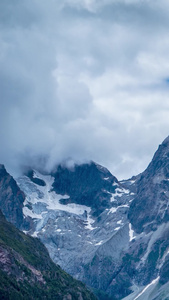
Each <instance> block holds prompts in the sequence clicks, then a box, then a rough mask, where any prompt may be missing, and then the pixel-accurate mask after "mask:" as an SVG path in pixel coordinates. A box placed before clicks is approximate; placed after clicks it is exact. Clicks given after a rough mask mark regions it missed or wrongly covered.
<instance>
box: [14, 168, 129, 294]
mask: <svg viewBox="0 0 169 300" xmlns="http://www.w3.org/2000/svg"><path fill="white" fill-rule="evenodd" d="M30 174H31V175H30ZM27 175H28V176H23V177H21V178H18V180H17V182H18V184H19V186H20V189H21V190H23V191H24V193H25V195H26V199H25V201H24V208H23V213H24V217H25V220H26V222H27V223H28V222H29V220H31V223H30V224H31V225H30V227H29V228H27V233H29V234H31V235H33V236H38V237H39V238H40V239H41V241H42V242H43V243H44V244H45V245H46V247H47V248H48V250H49V253H50V256H51V257H52V259H53V260H54V262H56V263H58V264H59V265H61V266H62V268H63V269H64V270H66V271H67V272H68V273H70V274H71V275H73V276H74V277H75V278H77V279H80V280H83V281H84V282H86V283H87V284H88V285H89V286H91V287H93V288H95V289H98V290H101V291H104V292H106V290H107V289H108V288H109V285H110V281H111V278H112V276H113V274H114V272H117V270H118V267H119V265H120V264H121V263H122V257H123V255H122V253H123V252H124V251H126V249H127V248H128V245H129V243H130V240H132V230H131V225H130V224H129V222H128V220H127V212H128V209H129V203H130V201H131V199H132V198H133V195H134V194H133V192H131V193H130V192H129V190H128V189H125V188H124V187H123V186H122V185H121V183H120V182H118V180H117V179H116V178H115V177H114V176H113V175H111V173H110V172H109V171H108V170H107V169H106V168H103V167H101V166H100V165H97V164H95V163H91V164H85V165H81V166H74V168H73V169H69V170H68V169H67V168H65V167H61V166H59V167H58V169H57V170H56V171H55V172H53V173H52V174H50V175H49V174H48V175H42V174H40V173H39V172H37V171H33V172H32V171H30V172H29V173H28V174H27ZM38 180H39V183H40V184H39V183H38ZM35 182H36V183H35ZM42 182H43V184H42ZM37 183H38V184H37ZM110 289H111V288H110ZM112 293H113V291H112Z"/></svg>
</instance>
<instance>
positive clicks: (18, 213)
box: [0, 165, 25, 228]
mask: <svg viewBox="0 0 169 300" xmlns="http://www.w3.org/2000/svg"><path fill="white" fill-rule="evenodd" d="M24 200H25V195H24V193H23V192H22V191H21V190H20V189H19V187H18V185H17V184H16V181H15V180H14V179H13V177H12V176H11V175H9V174H8V173H7V171H6V169H5V167H4V166H3V165H0V209H1V211H2V212H3V214H4V215H5V217H6V219H7V220H8V221H10V222H11V223H13V224H14V225H15V226H17V227H18V228H19V227H22V225H23V212H22V208H23V202H24Z"/></svg>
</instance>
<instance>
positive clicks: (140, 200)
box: [129, 137, 169, 233]
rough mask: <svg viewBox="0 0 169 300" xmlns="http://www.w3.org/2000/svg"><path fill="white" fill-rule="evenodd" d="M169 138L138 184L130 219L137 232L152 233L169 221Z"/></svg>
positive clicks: (159, 149)
mask: <svg viewBox="0 0 169 300" xmlns="http://www.w3.org/2000/svg"><path fill="white" fill-rule="evenodd" d="M168 198H169V137H168V138H166V139H165V140H164V142H163V143H162V144H161V145H160V146H159V148H158V150H157V152H156V153H155V155H154V157H153V159H152V162H151V163H150V164H149V166H148V168H147V169H146V170H145V171H144V172H143V173H142V175H141V177H140V179H139V180H138V182H137V196H136V198H135V199H134V201H133V202H132V204H131V207H130V212H129V219H130V221H131V223H132V225H133V227H134V229H135V231H136V232H138V233H140V232H142V231H145V232H150V231H151V230H156V229H157V227H158V225H160V224H161V223H163V222H167V221H169V202H168Z"/></svg>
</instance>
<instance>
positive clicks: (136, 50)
mask: <svg viewBox="0 0 169 300" xmlns="http://www.w3.org/2000/svg"><path fill="white" fill-rule="evenodd" d="M168 135H169V1H167V0H62V1H61V0H48V1H47V0H29V1H28V0H5V1H0V141H1V147H0V162H1V163H4V164H5V166H6V168H7V170H8V171H10V172H12V173H13V174H14V173H15V172H16V170H18V167H19V166H21V165H27V164H29V165H37V164H40V165H41V166H42V165H43V164H45V165H46V167H47V168H49V169H50V168H52V167H53V166H54V165H55V164H58V163H60V162H63V161H65V160H66V161H68V162H69V163H70V162H71V160H73V161H75V162H78V163H80V162H86V161H90V160H94V161H96V162H98V163H100V164H102V165H104V166H105V167H107V168H108V169H109V170H110V171H111V172H112V173H113V174H114V175H115V176H117V178H119V179H122V178H129V177H130V176H132V175H136V174H138V173H139V172H142V171H143V170H144V169H145V168H146V167H147V165H148V163H149V162H150V160H151V158H152V155H153V154H154V151H155V150H156V149H157V147H158V145H159V144H160V143H161V142H162V141H163V139H164V138H165V137H166V136H168Z"/></svg>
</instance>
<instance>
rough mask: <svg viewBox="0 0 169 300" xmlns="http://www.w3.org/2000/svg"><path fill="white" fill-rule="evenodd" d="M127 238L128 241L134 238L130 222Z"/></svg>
mask: <svg viewBox="0 0 169 300" xmlns="http://www.w3.org/2000/svg"><path fill="white" fill-rule="evenodd" d="M129 238H130V242H131V241H132V240H134V239H135V236H134V230H133V229H132V228H131V223H129Z"/></svg>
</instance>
